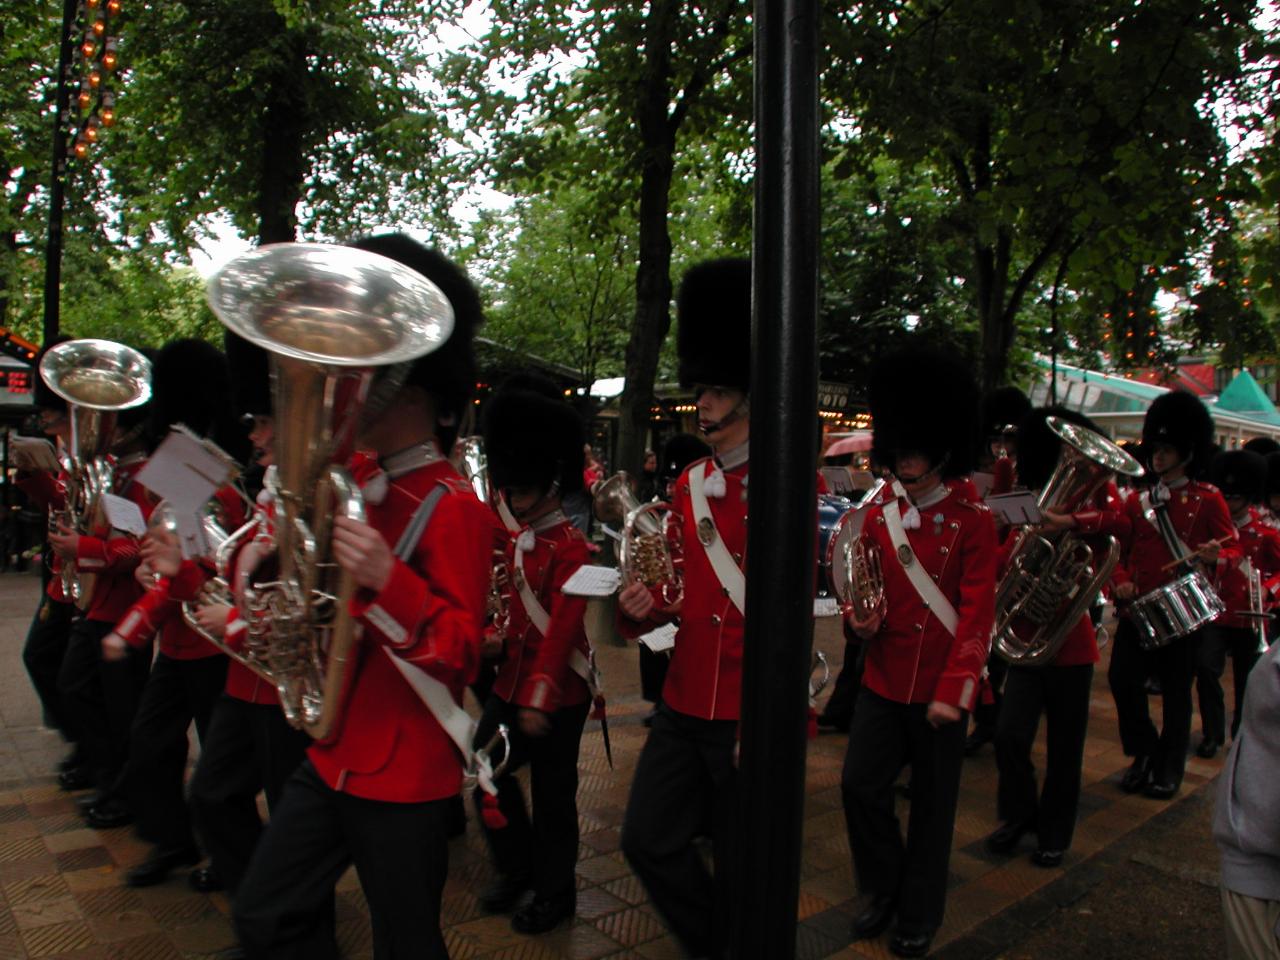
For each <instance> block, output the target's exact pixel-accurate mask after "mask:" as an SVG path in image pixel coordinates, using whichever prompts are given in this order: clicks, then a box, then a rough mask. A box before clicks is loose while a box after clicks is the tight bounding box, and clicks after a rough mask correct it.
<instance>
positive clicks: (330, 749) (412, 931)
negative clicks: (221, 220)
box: [233, 235, 492, 960]
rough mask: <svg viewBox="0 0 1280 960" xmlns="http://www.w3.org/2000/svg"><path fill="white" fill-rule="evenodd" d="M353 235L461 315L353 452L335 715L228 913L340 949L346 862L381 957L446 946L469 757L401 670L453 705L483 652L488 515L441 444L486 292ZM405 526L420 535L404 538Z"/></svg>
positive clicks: (452, 424)
mask: <svg viewBox="0 0 1280 960" xmlns="http://www.w3.org/2000/svg"><path fill="white" fill-rule="evenodd" d="M356 246H357V247H359V248H362V249H365V250H368V251H370V252H373V253H377V254H380V255H382V256H387V257H390V258H392V259H394V260H398V261H400V262H401V263H404V264H406V265H407V266H409V267H411V268H413V269H415V270H417V271H418V272H419V273H421V274H423V275H424V276H426V277H427V278H429V279H430V280H432V281H433V282H434V283H435V284H436V285H437V286H438V287H440V288H441V290H442V291H443V292H444V294H445V295H446V296H447V297H448V299H449V301H450V302H451V303H452V305H453V309H454V313H455V323H454V328H453V331H452V334H451V336H450V337H449V339H448V340H447V341H446V342H445V343H444V344H442V345H441V346H440V347H439V348H438V349H436V350H435V351H434V352H433V353H430V354H428V355H426V356H424V357H422V358H420V359H418V360H417V361H415V362H413V363H412V364H411V366H410V369H409V372H408V373H407V375H406V376H405V379H404V381H403V383H402V385H401V386H400V387H399V389H398V391H397V392H396V393H395V395H394V396H393V397H392V398H391V399H390V400H389V401H388V402H387V404H386V405H385V406H383V407H382V409H381V410H380V411H376V412H375V411H370V413H369V414H368V415H367V416H366V422H365V424H364V426H363V427H362V429H361V433H360V436H359V438H358V445H359V447H360V448H361V449H363V450H368V451H370V452H372V453H373V454H375V455H376V456H377V457H378V464H379V466H380V470H377V471H371V470H368V469H363V468H362V467H361V465H360V464H359V463H358V462H356V461H353V467H354V468H356V469H357V470H358V473H359V474H360V475H359V476H357V479H358V480H363V483H362V489H363V492H364V496H365V500H366V509H367V515H368V522H367V523H362V522H359V521H356V520H353V519H350V518H347V517H341V516H339V517H337V518H336V519H335V520H334V536H333V555H334V558H335V559H336V561H337V563H338V564H339V565H340V566H341V567H342V569H343V570H345V571H347V572H349V573H350V574H351V576H352V577H353V578H354V579H355V581H356V582H357V584H358V585H359V589H358V591H357V593H356V595H355V596H354V597H353V599H352V604H351V612H352V614H353V615H354V616H355V617H356V618H357V621H358V623H359V625H360V627H361V628H362V632H361V634H360V637H359V639H358V641H357V642H356V644H355V645H354V646H353V648H352V650H351V654H350V657H351V660H352V662H351V663H350V666H349V669H350V677H351V680H350V683H349V686H348V689H347V690H346V692H345V695H344V697H343V700H342V704H341V709H340V712H339V714H338V718H337V721H336V726H335V729H334V731H333V733H332V735H331V736H330V737H328V738H327V739H325V740H324V741H322V742H316V743H313V744H312V746H311V747H310V748H309V749H308V751H307V758H306V760H305V761H304V762H303V763H302V765H301V767H299V768H298V770H297V771H296V772H295V773H294V775H293V776H292V777H291V778H290V780H289V782H288V783H287V784H286V785H285V789H284V793H283V795H282V796H281V798H280V802H279V803H278V804H277V805H276V809H275V810H273V811H272V817H271V822H270V824H269V825H268V827H267V830H266V832H265V833H264V834H263V835H262V839H261V840H260V841H259V843H258V846H257V849H256V850H255V851H254V854H253V858H252V859H251V861H250V863H249V869H248V872H247V874H246V875H245V877H244V879H243V881H242V882H241V884H240V888H239V890H238V891H237V894H236V898H235V903H234V909H233V916H234V921H235V927H236V931H237V933H238V934H239V937H240V941H241V945H242V946H243V948H244V950H245V953H246V955H247V956H248V957H250V958H251V960H253V958H264V960H265V958H270V960H284V958H299V960H301V958H307V960H316V958H324V957H333V956H335V955H336V949H337V946H336V944H335V943H334V942H333V936H332V933H331V932H330V931H329V930H327V929H325V928H324V927H323V925H322V924H319V923H318V922H317V920H318V918H320V917H321V915H322V914H323V913H324V911H325V910H326V908H327V906H328V904H329V903H330V902H331V898H332V895H333V888H334V884H335V883H336V882H337V880H338V878H339V877H340V876H341V875H342V873H343V872H344V871H345V870H346V868H347V866H348V865H349V864H352V863H354V864H355V868H356V871H357V873H358V874H359V877H360V882H361V885H362V887H363V889H364V894H365V898H366V899H367V900H368V903H369V912H370V917H371V920H372V924H373V940H374V956H375V957H376V958H378V960H385V958H392V957H396V958H398V957H413V958H443V957H447V956H448V953H447V950H446V948H445V943H444V938H443V936H442V934H441V930H440V901H441V896H442V893H443V890H444V882H445V876H446V874H447V871H448V838H447V831H448V826H449V823H448V821H449V811H450V805H451V801H452V800H453V798H454V797H456V796H457V795H458V793H459V792H460V790H461V789H462V776H463V761H462V756H461V755H460V753H459V751H458V748H457V747H456V746H455V741H454V740H452V739H451V738H450V736H449V734H448V733H447V732H446V730H445V728H444V727H443V726H441V723H440V722H439V721H438V720H437V719H436V715H435V713H434V712H432V710H430V709H429V708H428V707H427V706H426V704H425V703H424V701H423V700H421V699H419V694H418V692H417V687H415V686H411V685H410V681H409V679H408V677H409V676H413V677H415V678H417V679H416V680H415V682H416V683H421V684H423V685H424V688H425V687H430V688H431V689H433V690H438V689H439V687H440V686H443V687H444V691H443V695H444V696H446V697H448V698H449V699H450V700H451V701H452V702H453V704H454V706H455V707H456V706H460V705H461V700H462V693H463V690H464V688H465V687H466V684H467V682H468V681H469V680H471V679H472V678H473V677H474V676H475V673H476V669H477V666H478V664H479V659H480V642H481V633H482V630H483V628H484V617H485V597H486V594H487V592H488V587H489V573H490V560H491V555H492V549H491V539H490V530H491V523H492V520H491V517H490V514H489V511H488V510H487V509H486V508H485V507H484V506H483V505H482V504H481V503H480V502H479V501H478V500H477V499H476V497H475V495H474V493H473V492H472V490H471V487H470V486H469V485H468V484H467V482H466V481H465V480H464V479H463V478H462V477H461V476H459V475H458V473H457V471H455V470H454V469H453V467H452V466H450V464H449V462H448V460H447V459H446V458H445V454H444V451H447V450H448V449H450V448H451V447H452V444H453V441H454V438H455V434H456V431H457V427H456V425H457V422H458V418H459V416H460V415H461V414H462V413H463V412H464V411H465V409H466V405H467V402H468V398H469V396H470V392H471V390H472V389H473V386H474V382H475V374H474V360H473V355H472V337H473V335H474V331H475V327H476V326H477V324H478V323H479V320H480V303H479V298H478V296H477V295H476V292H475V290H474V288H473V287H472V286H471V284H470V282H469V281H468V280H467V278H466V276H465V275H464V274H463V273H462V272H461V270H459V269H458V268H457V267H456V266H454V265H453V264H452V263H450V262H449V261H448V260H447V259H445V258H444V257H443V256H441V255H440V254H438V253H436V252H434V251H431V250H428V249H426V248H425V247H423V246H421V245H420V244H418V243H417V242H416V241H414V240H412V239H410V238H409V237H407V236H404V235H384V236H378V237H373V238H370V239H367V240H363V241H361V242H359V243H357V244H356ZM277 413H279V411H277ZM411 524H412V527H410V525H411ZM410 529H411V530H413V531H415V532H416V531H419V530H420V531H421V532H420V533H418V534H417V535H416V536H415V535H414V534H413V533H410V535H409V538H408V539H407V540H406V542H404V543H401V542H400V541H401V539H402V537H403V536H404V534H405V532H406V530H410ZM393 551H394V552H393ZM403 557H407V559H402V558H403ZM432 684H436V685H437V686H431V685H432ZM441 709H444V708H443V707H441Z"/></svg>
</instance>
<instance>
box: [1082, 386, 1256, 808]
mask: <svg viewBox="0 0 1280 960" xmlns="http://www.w3.org/2000/svg"><path fill="white" fill-rule="evenodd" d="M1212 444H1213V421H1212V420H1211V419H1210V417H1209V411H1208V410H1207V409H1206V408H1205V405H1204V404H1203V403H1201V402H1200V400H1199V399H1197V398H1196V397H1195V396H1193V395H1192V394H1190V393H1186V392H1184V391H1171V392H1169V393H1166V394H1162V395H1161V396H1160V397H1158V398H1156V400H1155V401H1154V402H1153V403H1152V404H1151V407H1150V408H1149V409H1148V410H1147V416H1146V419H1145V420H1144V421H1143V424H1142V446H1143V452H1144V456H1145V457H1146V460H1147V462H1146V464H1144V465H1145V466H1147V467H1148V469H1149V471H1150V472H1151V474H1153V476H1154V477H1155V478H1156V480H1157V482H1156V483H1155V485H1154V486H1153V487H1151V488H1150V489H1149V490H1144V491H1141V492H1139V491H1137V490H1134V491H1133V492H1131V493H1130V494H1129V498H1128V499H1127V500H1126V501H1125V512H1126V513H1127V514H1128V515H1129V521H1130V524H1131V531H1130V535H1129V537H1128V539H1127V542H1126V543H1122V544H1121V555H1120V563H1119V564H1118V565H1117V566H1116V569H1115V573H1114V574H1113V575H1112V581H1113V582H1114V583H1115V589H1114V590H1113V596H1114V597H1115V599H1116V602H1117V603H1118V604H1123V603H1124V602H1125V601H1129V600H1132V599H1134V598H1135V597H1139V596H1143V595H1145V594H1147V593H1148V592H1150V591H1152V590H1154V589H1156V588H1158V587H1162V586H1164V585H1166V584H1168V583H1170V582H1172V581H1173V580H1175V579H1177V578H1178V576H1179V575H1180V574H1181V573H1182V572H1183V570H1182V567H1183V566H1185V564H1183V565H1179V564H1178V562H1177V561H1179V560H1180V559H1183V558H1186V560H1187V563H1191V562H1199V563H1204V564H1207V565H1209V566H1210V567H1211V568H1212V567H1213V566H1214V565H1216V564H1217V563H1218V561H1219V559H1220V558H1221V559H1222V560H1223V561H1224V562H1227V563H1235V562H1237V561H1238V560H1239V558H1240V549H1239V545H1238V542H1237V540H1236V532H1235V527H1234V526H1233V525H1232V523H1231V514H1230V511H1228V510H1227V505H1226V503H1225V502H1224V501H1223V499H1222V494H1220V493H1219V492H1218V491H1217V489H1216V488H1214V487H1213V486H1211V485H1209V484H1207V483H1201V482H1200V481H1198V480H1195V479H1193V478H1192V475H1193V473H1199V472H1201V471H1203V470H1204V469H1205V468H1207V467H1208V461H1209V456H1210V451H1211V449H1212ZM1174 550H1176V551H1177V552H1176V553H1175V552H1174ZM1201 632H1202V631H1199V630H1193V631H1192V632H1191V633H1189V634H1187V635H1185V636H1181V637H1178V638H1176V639H1174V640H1172V641H1170V642H1169V643H1168V644H1166V645H1165V646H1163V647H1160V648H1158V649H1155V650H1149V651H1148V650H1144V649H1142V647H1141V646H1140V645H1139V643H1138V627H1137V625H1135V624H1134V623H1133V621H1132V620H1131V618H1130V616H1129V615H1128V611H1126V610H1124V609H1123V608H1122V609H1121V611H1120V620H1119V624H1118V626H1117V628H1116V640H1115V646H1114V648H1113V650H1112V653H1111V666H1110V668H1109V669H1108V671H1107V679H1108V681H1109V683H1110V685H1111V695H1112V697H1113V698H1114V699H1115V702H1116V714H1117V719H1118V721H1119V724H1120V742H1121V744H1122V745H1123V747H1124V752H1125V756H1129V757H1133V764H1132V765H1131V766H1130V767H1129V769H1128V771H1126V773H1125V775H1124V777H1123V778H1122V779H1121V781H1120V788H1121V789H1122V790H1124V791H1125V792H1126V793H1138V792H1139V791H1143V792H1145V793H1146V795H1147V796H1149V797H1154V798H1156V799H1162V800H1165V799H1168V798H1170V797H1172V796H1173V795H1174V794H1175V793H1177V792H1178V787H1179V786H1180V785H1181V784H1182V774H1183V769H1184V767H1185V765H1186V754H1187V742H1188V741H1189V740H1190V738H1191V680H1192V677H1193V676H1194V674H1195V664H1196V651H1197V648H1198V646H1199V643H1200V636H1201ZM1151 675H1155V676H1156V677H1157V678H1158V679H1159V681H1160V689H1161V693H1162V697H1161V699H1162V702H1163V713H1164V724H1163V728H1162V729H1161V730H1160V731H1159V732H1157V731H1156V728H1155V725H1154V724H1153V723H1152V722H1151V717H1150V715H1149V713H1148V706H1147V691H1146V688H1145V684H1146V680H1147V677H1148V676H1151Z"/></svg>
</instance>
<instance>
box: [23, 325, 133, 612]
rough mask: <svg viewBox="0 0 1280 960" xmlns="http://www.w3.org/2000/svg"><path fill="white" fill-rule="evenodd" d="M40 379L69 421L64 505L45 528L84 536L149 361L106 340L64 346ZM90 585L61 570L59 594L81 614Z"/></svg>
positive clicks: (44, 365) (110, 477)
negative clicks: (124, 414)
mask: <svg viewBox="0 0 1280 960" xmlns="http://www.w3.org/2000/svg"><path fill="white" fill-rule="evenodd" d="M40 376H41V377H43V378H44V382H45V383H47V384H48V385H49V389H50V390H52V391H53V392H54V393H56V394H57V395H58V396H60V397H61V398H62V399H63V400H65V401H67V406H68V409H67V416H68V417H70V420H71V443H70V445H69V447H68V449H67V451H66V455H65V457H64V460H63V466H64V468H65V469H66V471H67V487H66V505H65V507H64V508H63V509H62V510H60V511H55V512H54V513H52V514H50V517H49V522H50V526H51V528H53V527H56V525H57V524H64V525H65V526H67V527H70V528H71V529H73V530H75V531H76V532H77V533H79V534H82V535H85V534H89V533H91V532H92V530H93V527H94V525H95V523H96V522H97V519H98V514H99V512H100V510H101V506H102V497H103V495H104V494H107V493H110V492H111V488H112V485H113V484H114V483H115V462H114V460H112V458H111V457H110V456H108V452H109V451H110V449H111V444H112V442H113V440H114V438H115V432H116V416H117V414H118V413H119V412H120V411H121V410H129V409H131V408H133V407H138V406H141V405H142V404H144V403H146V402H147V401H148V400H149V399H151V361H150V360H148V359H147V358H146V357H144V356H143V355H142V354H141V353H139V352H138V351H137V350H134V349H133V348H131V347H126V346H125V345H124V344H120V343H115V342H113V341H111V340H68V341H67V342H66V343H59V344H56V345H55V346H52V347H50V348H49V349H48V350H47V351H45V355H44V357H43V359H41V361H40ZM93 579H94V578H93V576H92V575H91V574H84V573H81V572H79V571H78V570H77V569H76V565H75V564H74V563H72V562H67V563H64V564H63V565H62V590H63V593H64V594H65V595H66V596H67V597H68V598H69V599H70V600H72V601H73V602H74V603H75V605H76V606H77V607H79V608H80V609H81V610H84V609H86V608H87V607H88V605H89V601H90V600H91V599H92V598H93Z"/></svg>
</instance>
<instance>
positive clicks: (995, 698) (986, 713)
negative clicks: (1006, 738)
mask: <svg viewBox="0 0 1280 960" xmlns="http://www.w3.org/2000/svg"><path fill="white" fill-rule="evenodd" d="M1008 670H1009V662H1008V661H1007V660H1005V658H1004V657H1001V656H998V655H997V654H994V653H993V654H991V656H990V657H988V658H987V682H988V683H989V684H990V685H991V702H990V703H983V702H982V698H981V697H979V698H978V703H977V705H976V706H975V707H974V708H973V732H974V733H977V734H980V735H981V736H983V737H985V738H986V739H988V740H993V739H995V735H996V730H997V729H999V726H1000V710H1001V708H1002V705H1003V703H1004V685H1005V676H1006V674H1007V673H1008Z"/></svg>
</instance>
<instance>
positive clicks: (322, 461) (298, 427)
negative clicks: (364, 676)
mask: <svg viewBox="0 0 1280 960" xmlns="http://www.w3.org/2000/svg"><path fill="white" fill-rule="evenodd" d="M208 297H209V304H210V306H211V307H212V308H213V311H214V313H215V314H217V316H218V319H219V320H221V321H222V323H223V324H224V325H226V326H227V327H228V328H229V329H230V330H231V331H232V332H234V333H236V334H238V335H240V336H241V337H244V338H245V339H246V340H248V341H249V342H250V343H254V344H257V345H258V346H260V347H262V348H263V349H265V350H266V351H268V353H270V355H271V380H272V398H273V412H274V415H275V420H276V424H277V429H276V431H275V438H274V444H273V446H274V451H273V452H274V461H275V465H276V470H277V489H276V490H275V518H274V541H275V548H276V550H275V554H276V566H277V571H276V574H275V576H274V578H273V579H269V580H258V581H255V582H252V583H250V585H249V586H248V588H247V589H246V590H245V594H244V596H243V597H240V598H239V602H238V606H239V607H240V612H241V615H242V616H243V617H244V619H245V621H246V623H247V624H248V628H249V637H250V640H249V642H248V645H247V647H246V651H247V652H248V654H249V656H250V658H251V659H252V660H253V662H254V666H255V669H258V670H259V672H261V673H263V674H264V675H266V676H268V677H269V678H270V679H271V681H272V682H273V683H274V684H275V685H276V688H277V690H278V691H279V693H280V703H281V706H282V707H283V708H284V712H285V716H286V717H287V718H288V720H289V722H290V723H291V724H292V725H293V726H295V727H297V728H299V729H301V730H305V731H306V732H307V733H308V734H310V735H311V736H312V737H313V738H315V739H317V740H322V739H324V738H326V737H328V736H329V735H330V734H331V733H332V732H333V731H334V729H335V724H336V722H337V719H338V716H339V712H340V710H341V706H342V700H343V695H344V691H345V689H346V687H347V685H348V683H349V681H350V679H351V665H352V661H353V659H354V658H353V656H352V649H353V646H354V644H355V642H356V640H357V639H358V633H357V624H356V623H355V622H354V620H353V618H352V616H351V612H350V607H351V598H352V595H353V594H354V592H355V581H354V579H353V578H352V577H351V575H350V574H348V573H346V572H345V571H343V570H342V569H341V567H339V566H338V564H337V563H336V562H335V561H334V559H333V557H332V552H331V534H332V528H333V521H334V518H335V517H337V516H346V517H350V518H353V519H358V520H363V519H364V515H365V514H364V501H363V498H362V497H361V495H360V491H359V489H358V488H357V486H356V484H355V483H354V482H353V481H352V479H351V477H350V476H349V475H348V473H347V471H346V469H345V468H344V466H343V464H345V463H346V461H347V459H348V458H349V457H350V455H351V453H352V450H353V448H354V445H355V441H356V437H357V434H358V432H359V430H360V428H361V427H362V425H363V424H364V423H365V422H367V420H368V418H370V417H371V416H373V415H375V414H376V413H377V412H378V411H379V410H380V409H381V408H382V406H383V405H385V403H386V402H387V400H388V399H389V398H390V397H391V396H392V395H393V394H394V393H395V391H396V390H397V389H398V388H399V385H400V383H401V382H402V381H403V378H404V375H405V373H406V372H407V370H408V364H409V363H410V361H413V360H416V359H417V358H418V357H421V356H424V355H425V354H428V353H430V352H431V351H433V350H435V349H436V348H437V347H439V346H440V345H442V344H443V343H444V342H445V341H446V340H447V339H448V337H449V334H450V333H451V332H452V330H453V309H452V307H451V306H450V305H449V301H448V299H447V298H446V297H445V296H444V294H443V293H441V291H440V290H439V288H437V287H436V285H435V284H433V283H432V282H431V281H429V280H427V279H426V278H425V277H423V276H422V275H421V274H419V273H418V272H417V271H415V270H412V269H410V268H409V267H406V266H404V265H403V264H400V263H398V262H396V261H394V260H392V259H390V258H388V257H383V256H379V255H378V254H374V253H369V252H367V251H363V250H357V249H355V248H352V247H342V246H332V245H328V244H315V243H283V244H271V245H268V246H264V247H260V248H258V249H257V250H254V251H251V252H249V253H247V254H244V255H243V256H240V257H237V258H236V259H235V260H232V261H231V262H230V263H229V264H227V265H226V266H224V267H223V268H222V269H221V270H219V271H218V272H217V273H216V274H215V275H214V276H213V277H211V278H210V280H209V288H208Z"/></svg>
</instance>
